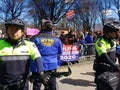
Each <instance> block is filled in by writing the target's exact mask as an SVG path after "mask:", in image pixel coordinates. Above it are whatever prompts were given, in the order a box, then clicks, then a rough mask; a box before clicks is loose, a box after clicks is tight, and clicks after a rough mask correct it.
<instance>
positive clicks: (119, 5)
mask: <svg viewBox="0 0 120 90" xmlns="http://www.w3.org/2000/svg"><path fill="white" fill-rule="evenodd" d="M113 5H114V6H115V7H116V10H114V11H115V13H116V11H117V15H118V17H119V21H120V0H113Z"/></svg>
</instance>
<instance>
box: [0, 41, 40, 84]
mask: <svg viewBox="0 0 120 90" xmlns="http://www.w3.org/2000/svg"><path fill="white" fill-rule="evenodd" d="M37 57H41V56H40V53H39V51H38V49H37V48H36V46H35V44H34V43H32V42H30V41H27V40H23V41H21V42H19V43H18V45H16V46H13V45H11V44H10V43H9V42H8V41H7V40H0V83H5V84H6V83H7V84H9V83H15V82H17V81H19V80H21V79H23V78H24V76H25V75H26V73H27V71H28V70H29V62H28V61H29V59H30V58H32V60H35V59H36V58H37Z"/></svg>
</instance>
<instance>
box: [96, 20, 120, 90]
mask: <svg viewBox="0 0 120 90" xmlns="http://www.w3.org/2000/svg"><path fill="white" fill-rule="evenodd" d="M119 28H120V23H119V22H114V21H113V22H109V23H106V24H105V25H104V27H103V36H101V37H100V38H98V39H97V41H96V42H95V49H96V59H95V61H94V70H95V83H96V85H97V89H96V90H116V87H117V82H118V78H117V76H115V75H116V72H118V71H119V67H118V65H116V64H115V63H116V49H115V48H116V42H115V40H114V39H115V38H117V36H118V33H119ZM113 76H115V77H113ZM112 78H115V79H114V80H113V79H112Z"/></svg>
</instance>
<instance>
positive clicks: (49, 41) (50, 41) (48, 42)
mask: <svg viewBox="0 0 120 90" xmlns="http://www.w3.org/2000/svg"><path fill="white" fill-rule="evenodd" d="M41 43H42V44H43V45H44V46H52V45H53V43H54V39H41Z"/></svg>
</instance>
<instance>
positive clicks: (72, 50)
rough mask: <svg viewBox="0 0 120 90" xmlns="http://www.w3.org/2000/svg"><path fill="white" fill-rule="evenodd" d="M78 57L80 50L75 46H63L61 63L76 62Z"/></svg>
mask: <svg viewBox="0 0 120 90" xmlns="http://www.w3.org/2000/svg"><path fill="white" fill-rule="evenodd" d="M79 57H80V48H79V46H77V45H64V46H63V54H62V55H61V56H60V60H62V61H66V62H67V61H76V60H78V59H79Z"/></svg>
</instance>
